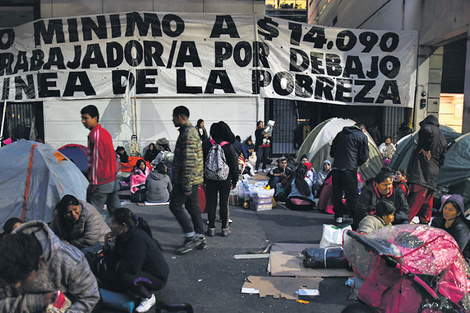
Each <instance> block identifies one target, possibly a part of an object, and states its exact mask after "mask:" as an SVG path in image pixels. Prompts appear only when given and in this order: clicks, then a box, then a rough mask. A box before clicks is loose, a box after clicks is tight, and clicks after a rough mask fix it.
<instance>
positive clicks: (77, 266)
mask: <svg viewBox="0 0 470 313" xmlns="http://www.w3.org/2000/svg"><path fill="white" fill-rule="evenodd" d="M14 233H25V234H34V236H35V237H36V238H37V239H38V240H39V242H40V243H41V246H42V249H43V254H42V255H43V256H44V258H45V263H44V265H43V266H41V267H39V269H38V271H37V274H36V277H34V279H33V280H31V281H28V282H24V283H23V284H22V285H21V286H20V287H19V288H17V289H15V288H14V287H13V286H12V285H9V284H5V283H4V282H3V281H0V312H2V313H3V312H5V313H10V312H42V309H43V308H42V294H44V293H48V292H56V291H57V290H61V291H62V292H63V293H64V294H65V296H67V297H68V298H69V299H70V300H71V301H72V306H71V307H70V308H69V309H68V310H67V312H68V313H75V312H91V311H92V310H93V308H94V306H95V305H96V303H98V300H99V299H100V294H99V291H98V284H97V283H96V278H95V276H94V275H93V273H92V272H91V270H90V266H89V265H88V262H87V261H86V259H85V257H84V255H83V253H81V252H80V251H79V250H78V249H77V248H76V247H74V246H72V245H69V244H67V243H65V242H63V241H60V239H59V238H58V237H57V236H56V235H55V234H54V233H53V232H52V230H51V229H50V228H49V227H48V226H47V225H46V223H44V222H42V221H31V222H28V223H24V224H22V225H21V226H20V227H18V228H17V229H15V230H14Z"/></svg>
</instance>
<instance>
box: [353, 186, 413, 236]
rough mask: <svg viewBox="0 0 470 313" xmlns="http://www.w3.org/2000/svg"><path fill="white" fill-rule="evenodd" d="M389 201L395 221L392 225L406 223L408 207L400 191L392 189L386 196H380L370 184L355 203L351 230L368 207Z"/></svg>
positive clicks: (363, 215) (366, 212)
mask: <svg viewBox="0 0 470 313" xmlns="http://www.w3.org/2000/svg"><path fill="white" fill-rule="evenodd" d="M383 199H387V200H390V201H391V202H392V203H393V205H394V206H395V210H396V211H395V221H394V222H393V224H403V222H405V221H408V218H409V214H410V207H409V206H408V202H407V201H406V198H405V196H404V195H403V193H402V191H401V189H398V188H397V189H395V188H393V187H392V191H391V192H390V194H389V195H387V196H382V195H380V194H379V193H378V192H377V191H376V190H375V187H374V184H373V183H372V184H370V185H368V186H367V187H365V188H364V189H363V190H362V192H361V195H360V196H359V198H358V199H357V203H356V210H355V215H354V223H353V229H355V226H356V227H357V225H359V222H360V221H361V220H362V219H363V218H364V217H365V216H366V215H367V214H368V213H369V212H368V209H369V206H371V205H373V206H375V205H376V204H377V203H378V202H379V201H380V200H383Z"/></svg>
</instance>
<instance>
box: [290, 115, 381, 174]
mask: <svg viewBox="0 0 470 313" xmlns="http://www.w3.org/2000/svg"><path fill="white" fill-rule="evenodd" d="M354 124H355V122H354V121H353V120H350V119H342V118H337V117H334V118H330V119H328V120H326V121H324V122H322V123H320V124H319V125H317V127H315V128H314V129H313V130H312V131H311V132H310V134H308V136H307V138H305V140H304V142H303V143H302V145H301V146H300V149H299V151H298V153H297V161H299V160H300V157H301V156H302V155H304V154H305V155H307V158H308V159H309V161H310V162H312V166H313V168H314V169H315V171H316V172H318V171H320V170H321V168H322V164H323V161H325V160H329V161H331V163H332V164H333V158H332V157H330V149H331V144H332V143H333V139H335V137H336V135H337V134H338V133H339V132H340V131H341V130H342V129H343V127H346V126H352V125H354ZM365 134H366V135H367V139H368V140H369V159H368V160H367V161H366V163H364V164H363V165H362V166H360V167H359V173H361V175H362V178H363V179H364V181H365V180H367V179H369V178H373V177H375V175H377V173H378V172H380V169H381V168H382V158H381V156H380V153H379V150H378V148H377V145H376V144H375V142H374V140H373V139H372V137H371V136H370V135H369V133H368V132H366V133H365Z"/></svg>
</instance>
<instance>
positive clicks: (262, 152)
mask: <svg viewBox="0 0 470 313" xmlns="http://www.w3.org/2000/svg"><path fill="white" fill-rule="evenodd" d="M255 140H256V143H255V151H256V157H257V158H256V165H255V171H258V169H259V165H260V163H261V162H263V171H264V170H266V166H267V165H268V158H269V149H270V148H271V140H270V139H269V134H268V133H266V132H265V131H264V123H263V121H258V123H257V124H256V130H255Z"/></svg>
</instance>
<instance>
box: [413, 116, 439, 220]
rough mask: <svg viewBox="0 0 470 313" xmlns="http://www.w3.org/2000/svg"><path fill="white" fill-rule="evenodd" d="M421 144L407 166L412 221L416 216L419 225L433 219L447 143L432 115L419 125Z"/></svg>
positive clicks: (419, 141)
mask: <svg viewBox="0 0 470 313" xmlns="http://www.w3.org/2000/svg"><path fill="white" fill-rule="evenodd" d="M419 126H420V127H421V129H420V130H419V132H418V144H417V146H416V148H415V150H414V151H413V155H412V156H411V159H410V163H409V164H408V185H409V194H408V203H409V205H410V217H409V222H411V221H412V220H413V218H414V217H415V216H418V217H419V221H420V223H423V224H428V223H429V221H430V220H431V214H432V205H433V199H432V195H433V193H434V191H435V190H436V187H437V177H438V176H439V168H440V167H441V166H442V165H443V164H444V160H445V152H446V149H447V141H446V139H445V137H444V135H443V134H442V132H441V130H440V129H439V121H438V119H437V117H435V116H434V115H429V116H428V117H426V118H425V119H424V120H422V121H421V122H420V123H419Z"/></svg>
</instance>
